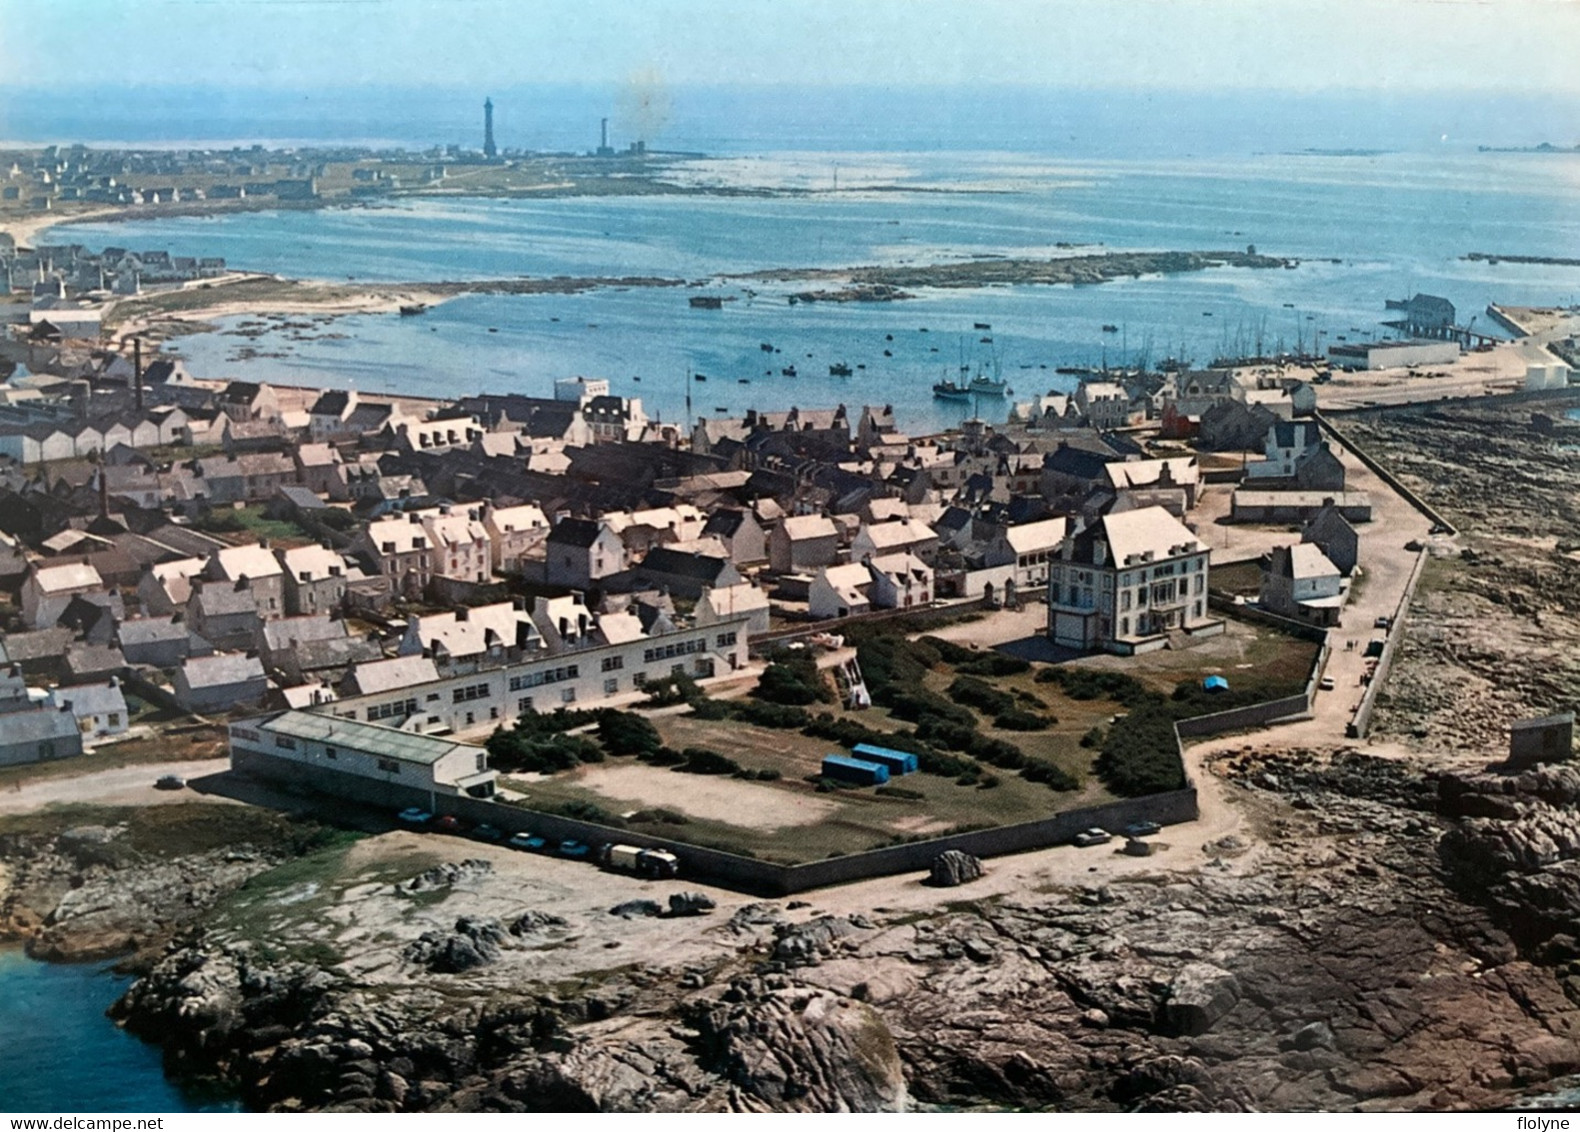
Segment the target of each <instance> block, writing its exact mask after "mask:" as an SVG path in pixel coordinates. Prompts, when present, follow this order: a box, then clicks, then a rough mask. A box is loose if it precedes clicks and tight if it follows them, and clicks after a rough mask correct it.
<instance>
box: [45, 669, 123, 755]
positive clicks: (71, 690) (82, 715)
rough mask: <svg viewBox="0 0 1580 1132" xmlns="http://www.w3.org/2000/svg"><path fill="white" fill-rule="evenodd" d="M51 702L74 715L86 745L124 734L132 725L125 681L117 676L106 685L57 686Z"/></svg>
mask: <svg viewBox="0 0 1580 1132" xmlns="http://www.w3.org/2000/svg"><path fill="white" fill-rule="evenodd" d="M49 704H50V706H51V707H53V708H56V709H58V710H60V711H69V712H70V713H71V714H72V716H73V717H74V718H75V719H76V720H77V727H78V730H80V731H81V732H82V739H83V742H84V743H85V744H86V743H88V742H90V741H93V740H101V739H108V738H111V737H112V736H115V735H124V734H126V732H127V731H128V730H129V729H130V727H131V720H130V718H129V716H128V713H127V710H126V697H125V696H124V695H122V694H121V682H120V681H119V680H117V679H115V678H114V677H111V678H110V679H109V680H107V681H105V682H104V683H102V684H76V685H72V686H70V687H65V688H55V689H53V690H51V692H50V693H49Z"/></svg>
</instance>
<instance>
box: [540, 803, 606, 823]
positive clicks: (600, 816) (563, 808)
mask: <svg viewBox="0 0 1580 1132" xmlns="http://www.w3.org/2000/svg"><path fill="white" fill-rule="evenodd" d="M548 812H549V813H551V814H563V815H564V816H566V817H568V818H575V819H576V820H577V821H590V822H593V823H595V824H597V825H609V826H613V827H614V828H616V829H624V828H625V822H624V820H622V819H621V818H619V817H616V816H615V815H614V814H611V813H610V812H609V811H608V810H605V809H604V808H603V807H601V806H595V805H593V804H592V803H591V802H561V803H560V804H559V805H557V806H551V807H549V810H548Z"/></svg>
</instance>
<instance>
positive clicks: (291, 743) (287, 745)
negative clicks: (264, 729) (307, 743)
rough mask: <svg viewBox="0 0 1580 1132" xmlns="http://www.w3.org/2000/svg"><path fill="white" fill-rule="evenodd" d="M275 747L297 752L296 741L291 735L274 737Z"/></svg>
mask: <svg viewBox="0 0 1580 1132" xmlns="http://www.w3.org/2000/svg"><path fill="white" fill-rule="evenodd" d="M274 745H275V746H276V747H280V748H283V749H284V750H287V751H294V750H296V740H295V739H293V738H291V737H290V736H289V735H276V736H275V737H274Z"/></svg>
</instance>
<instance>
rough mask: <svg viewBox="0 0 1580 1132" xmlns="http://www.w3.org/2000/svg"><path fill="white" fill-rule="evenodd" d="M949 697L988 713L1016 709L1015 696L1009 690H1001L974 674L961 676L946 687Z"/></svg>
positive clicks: (996, 713) (995, 713)
mask: <svg viewBox="0 0 1580 1132" xmlns="http://www.w3.org/2000/svg"><path fill="white" fill-rule="evenodd" d="M946 691H947V693H948V695H949V698H950V699H951V700H954V701H955V703H957V704H965V705H966V706H968V707H974V708H976V709H978V710H979V711H982V712H984V713H986V714H988V715H998V714H999V713H1000V712H1007V711H1012V710H1014V707H1015V697H1014V696H1012V695H1010V694H1009V693H1008V692H1001V691H999V690H998V689H997V688H995V687H993V686H992V685H991V684H988V683H986V682H985V681H982V680H978V679H976V678H975V677H974V676H959V677H956V678H955V681H954V683H952V684H950V685H949V687H948V689H946Z"/></svg>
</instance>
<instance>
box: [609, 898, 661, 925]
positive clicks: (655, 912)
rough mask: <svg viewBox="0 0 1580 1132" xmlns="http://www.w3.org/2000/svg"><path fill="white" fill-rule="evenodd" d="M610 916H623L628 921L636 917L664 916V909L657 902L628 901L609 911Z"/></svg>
mask: <svg viewBox="0 0 1580 1132" xmlns="http://www.w3.org/2000/svg"><path fill="white" fill-rule="evenodd" d="M609 914H610V915H611V916H622V917H624V918H625V919H627V920H629V919H632V918H633V917H636V916H662V915H663V914H664V907H663V905H662V904H660V903H659V902H658V901H657V900H627V901H626V902H625V903H623V904H616V905H615V906H614V907H613V908H611V909H609Z"/></svg>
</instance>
